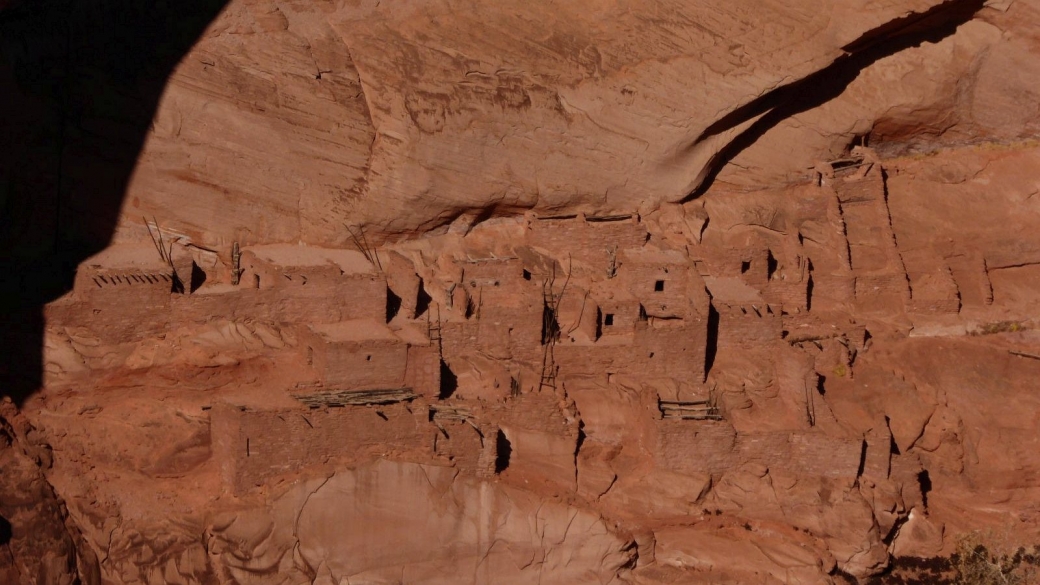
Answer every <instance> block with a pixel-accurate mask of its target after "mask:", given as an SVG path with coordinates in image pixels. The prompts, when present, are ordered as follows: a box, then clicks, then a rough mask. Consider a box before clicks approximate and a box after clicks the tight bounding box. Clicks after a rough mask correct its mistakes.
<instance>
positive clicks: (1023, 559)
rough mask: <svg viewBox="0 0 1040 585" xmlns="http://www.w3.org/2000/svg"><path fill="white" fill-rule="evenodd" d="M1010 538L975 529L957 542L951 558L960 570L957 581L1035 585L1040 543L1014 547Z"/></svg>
mask: <svg viewBox="0 0 1040 585" xmlns="http://www.w3.org/2000/svg"><path fill="white" fill-rule="evenodd" d="M1007 540H1008V539H1007V538H1006V537H999V536H994V535H993V534H990V533H986V534H982V533H979V532H972V533H969V534H966V535H964V536H962V537H961V538H960V539H959V540H958V542H957V552H955V553H954V554H953V557H952V558H951V559H950V561H951V563H952V565H953V569H954V571H955V572H956V575H957V577H956V580H955V581H954V583H956V584H957V585H1031V584H1033V583H1036V578H1037V577H1038V576H1040V573H1038V572H1037V567H1038V566H1040V565H1038V553H1040V547H1033V550H1032V551H1031V552H1030V551H1027V550H1026V549H1025V548H1023V547H1019V548H1017V549H1014V550H1012V549H1011V547H1009V546H1007V544H1006V543H1007Z"/></svg>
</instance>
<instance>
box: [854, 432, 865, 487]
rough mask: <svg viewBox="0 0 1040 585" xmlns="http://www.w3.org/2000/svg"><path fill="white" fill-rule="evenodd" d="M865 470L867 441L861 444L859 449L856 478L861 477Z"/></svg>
mask: <svg viewBox="0 0 1040 585" xmlns="http://www.w3.org/2000/svg"><path fill="white" fill-rule="evenodd" d="M866 468H867V441H866V440H864V441H863V444H862V445H861V446H860V449H859V469H857V470H856V477H857V478H859V477H862V476H863V470H865V469H866Z"/></svg>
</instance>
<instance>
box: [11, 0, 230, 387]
mask: <svg viewBox="0 0 1040 585" xmlns="http://www.w3.org/2000/svg"><path fill="white" fill-rule="evenodd" d="M226 2H227V0H184V1H182V2H168V1H167V0H22V1H20V2H19V1H16V2H14V3H12V2H6V1H5V0H0V395H6V396H10V397H12V398H13V399H14V400H15V401H16V402H17V403H19V404H21V403H22V402H24V400H25V399H26V398H27V397H28V396H29V395H30V394H31V393H32V392H34V391H36V390H37V389H38V388H39V386H40V384H41V380H42V368H43V361H42V354H41V350H42V345H43V328H44V317H43V305H44V304H45V303H47V302H50V301H52V300H54V299H55V298H57V297H59V296H61V295H62V294H64V293H66V292H68V291H69V290H70V288H71V284H72V281H73V278H74V276H75V270H76V266H77V265H78V264H79V263H80V262H82V261H83V260H84V259H85V258H87V257H89V256H91V255H93V254H95V253H97V252H98V251H100V250H102V249H103V248H105V247H106V246H107V245H108V243H109V241H110V240H111V238H112V233H113V230H114V229H115V227H116V222H117V219H118V217H119V212H120V208H121V207H122V204H123V197H124V194H125V192H126V186H127V182H128V180H129V178H130V175H131V173H132V172H133V169H134V166H135V164H136V163H137V159H138V156H139V155H140V152H141V148H142V146H143V144H144V141H145V138H146V136H147V133H148V131H149V128H150V126H151V123H152V118H153V116H154V114H155V110H156V106H157V104H158V101H159V98H160V96H161V95H162V92H163V90H164V88H165V86H166V83H167V79H168V77H169V76H170V73H171V72H172V70H173V68H174V67H175V66H176V65H177V63H178V62H179V61H180V60H181V59H182V58H183V57H184V55H185V54H186V53H187V52H188V50H189V49H190V48H191V47H192V46H193V45H194V44H195V42H196V41H197V40H198V39H199V37H200V36H201V35H202V33H203V31H204V30H205V29H206V27H207V26H208V25H209V24H210V23H211V22H212V21H213V19H214V18H216V16H217V15H218V14H219V13H220V11H221V10H222V9H223V8H224V5H225V4H226Z"/></svg>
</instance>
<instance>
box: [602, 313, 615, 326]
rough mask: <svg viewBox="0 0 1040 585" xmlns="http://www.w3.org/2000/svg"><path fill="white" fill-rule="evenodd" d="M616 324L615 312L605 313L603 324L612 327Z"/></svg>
mask: <svg viewBox="0 0 1040 585" xmlns="http://www.w3.org/2000/svg"><path fill="white" fill-rule="evenodd" d="M613 324H614V313H607V314H606V315H603V325H604V326H606V327H610V326H612V325H613Z"/></svg>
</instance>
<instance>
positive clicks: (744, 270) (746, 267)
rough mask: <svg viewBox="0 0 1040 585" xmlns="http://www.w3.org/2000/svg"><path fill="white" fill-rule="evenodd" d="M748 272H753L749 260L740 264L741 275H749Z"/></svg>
mask: <svg viewBox="0 0 1040 585" xmlns="http://www.w3.org/2000/svg"><path fill="white" fill-rule="evenodd" d="M748 270H751V261H750V260H748V261H746V262H741V263H740V273H741V274H745V273H747V271H748Z"/></svg>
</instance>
